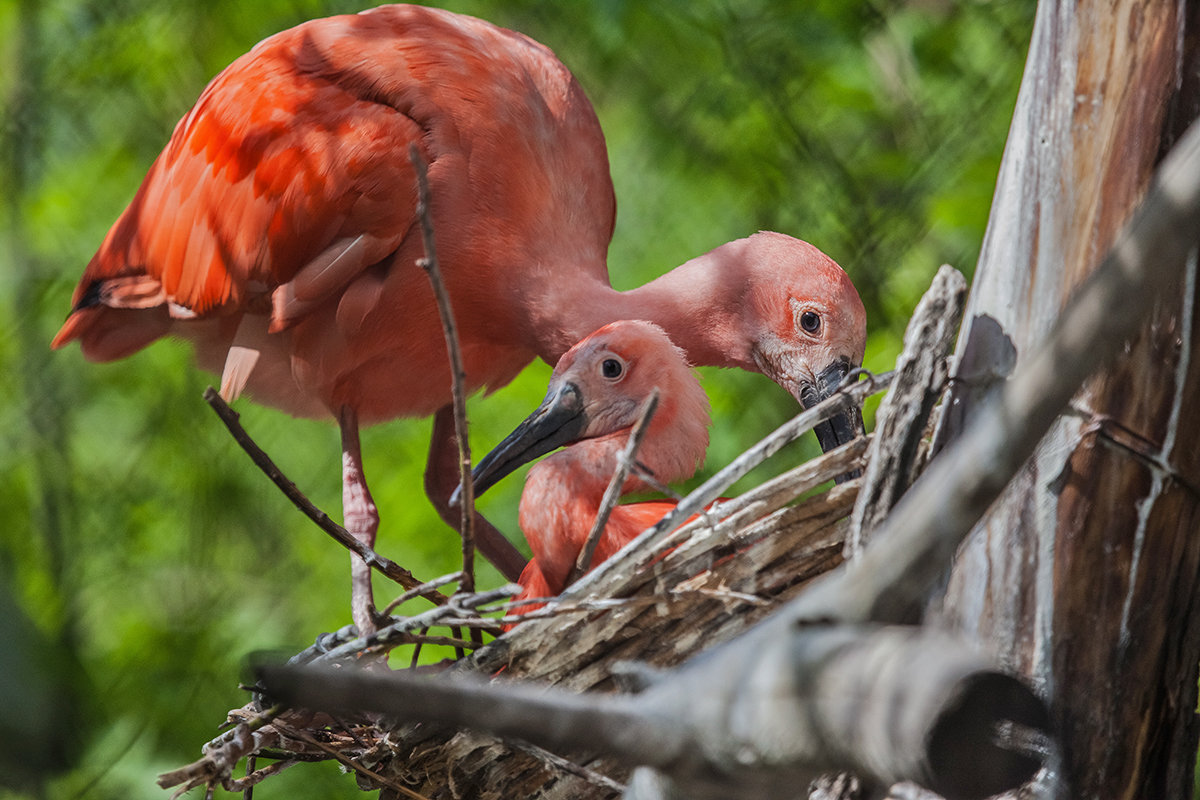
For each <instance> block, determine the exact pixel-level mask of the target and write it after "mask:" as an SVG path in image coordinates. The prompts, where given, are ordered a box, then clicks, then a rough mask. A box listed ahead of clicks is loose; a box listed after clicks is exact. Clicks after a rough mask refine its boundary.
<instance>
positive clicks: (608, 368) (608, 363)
mask: <svg viewBox="0 0 1200 800" xmlns="http://www.w3.org/2000/svg"><path fill="white" fill-rule="evenodd" d="M624 371H625V368H624V367H623V366H621V362H620V361H617V360H616V359H615V358H606V359H604V363H603V364H601V365H600V374H601V375H603V376H604V377H606V378H609V379H613V378H619V377H621V373H622V372H624Z"/></svg>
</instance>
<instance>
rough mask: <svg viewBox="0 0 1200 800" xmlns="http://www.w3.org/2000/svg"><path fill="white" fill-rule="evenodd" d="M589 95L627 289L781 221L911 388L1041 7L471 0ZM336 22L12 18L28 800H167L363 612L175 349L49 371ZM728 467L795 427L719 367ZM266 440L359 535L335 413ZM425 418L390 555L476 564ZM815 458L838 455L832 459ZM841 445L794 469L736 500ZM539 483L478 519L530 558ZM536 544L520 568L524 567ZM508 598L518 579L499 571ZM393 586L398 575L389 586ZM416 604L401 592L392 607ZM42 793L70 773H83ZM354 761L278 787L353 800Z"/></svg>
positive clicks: (3, 579)
mask: <svg viewBox="0 0 1200 800" xmlns="http://www.w3.org/2000/svg"><path fill="white" fill-rule="evenodd" d="M444 5H445V6H446V7H449V8H452V9H453V10H456V11H461V12H465V13H469V14H474V15H477V16H481V17H484V18H486V19H489V20H491V21H493V22H496V23H498V24H500V25H503V26H505V27H510V28H515V29H517V30H520V31H523V32H525V33H527V34H529V35H531V36H532V37H534V38H535V39H538V40H540V41H542V42H544V43H546V44H548V45H549V46H550V47H552V48H553V49H554V50H555V52H557V53H558V55H559V56H560V57H561V58H562V59H563V61H565V62H566V63H567V64H568V66H570V67H571V68H572V69H573V70H574V71H575V73H576V74H577V75H578V77H579V79H580V81H581V82H582V84H583V86H584V88H585V89H586V90H587V92H588V93H589V95H590V97H591V99H592V101H593V103H595V105H596V107H597V110H598V113H599V116H600V120H601V123H602V125H603V126H604V130H605V132H606V134H607V137H608V142H609V154H610V159H611V162H612V171H613V179H614V182H615V184H616V191H617V198H618V208H619V212H618V220H617V231H616V236H615V239H614V241H613V245H612V249H611V251H610V258H609V264H610V270H611V273H612V278H613V283H614V284H615V285H616V286H618V288H629V287H632V286H635V285H637V284H640V283H643V282H645V281H646V280H648V279H650V278H652V277H654V276H656V275H659V274H661V273H662V272H664V271H666V270H667V269H669V268H670V267H672V266H674V265H676V264H678V263H681V262H682V261H684V260H686V259H688V258H690V257H692V256H694V255H696V254H699V253H701V252H704V251H706V250H709V249H711V248H712V247H715V246H716V245H718V244H720V243H722V242H724V241H727V240H729V239H733V238H737V237H741V236H745V235H748V234H749V233H751V232H753V231H755V230H758V229H774V230H780V231H784V232H787V233H790V234H793V235H796V236H799V237H801V238H804V239H807V240H809V241H811V242H813V243H814V244H816V245H818V246H819V247H821V248H822V249H823V250H825V251H826V252H828V253H829V254H830V255H832V256H833V257H834V258H835V259H836V260H837V261H838V262H839V263H840V264H842V266H843V267H845V268H846V270H847V271H848V272H849V273H850V275H851V276H852V277H853V279H854V280H855V283H856V284H857V285H858V287H859V290H860V292H861V293H862V296H863V299H864V301H865V303H866V305H867V311H868V318H869V321H870V328H871V338H870V342H869V344H868V348H867V357H866V366H867V367H869V368H871V369H874V370H885V369H888V368H890V367H891V365H892V362H893V360H894V358H895V355H896V353H897V352H898V349H899V338H900V335H901V333H902V332H903V327H904V324H905V322H906V321H907V318H908V315H909V313H910V312H911V310H912V308H913V306H914V305H915V304H916V301H917V299H918V298H919V297H920V295H921V293H922V292H923V291H924V289H925V288H926V287H927V285H928V283H929V280H930V279H931V278H932V276H933V273H934V271H935V270H936V268H937V267H938V265H939V264H941V263H950V264H953V265H955V266H957V267H959V268H960V269H962V270H964V271H965V272H967V273H968V274H969V273H970V271H971V269H972V268H973V266H974V263H975V259H976V257H977V255H978V251H979V246H980V242H981V239H982V236H983V230H984V225H985V223H986V219H987V213H988V208H989V205H990V202H991V196H992V190H993V187H994V183H995V178H996V173H997V169H998V167H999V163H1000V157H1001V154H1002V151H1003V146H1004V139H1005V135H1006V133H1007V129H1008V124H1009V119H1010V116H1011V113H1012V108H1013V104H1014V102H1015V99H1016V93H1017V87H1018V85H1019V82H1020V77H1021V71H1022V67H1023V63H1024V56H1025V51H1026V48H1027V45H1028V39H1029V33H1030V30H1031V28H1032V20H1033V13H1034V5H1035V4H1034V2H1033V0H1011V1H1006V0H991V1H990V2H987V1H985V0H964V1H963V2H950V1H949V0H911V1H910V2H896V1H892V0H873V1H871V2H843V0H819V1H814V2H778V1H777V0H692V1H691V2H687V3H679V2H675V0H669V1H667V0H646V1H644V2H627V1H625V0H592V2H581V1H575V2H570V3H567V2H562V1H561V0H461V2H447V3H444ZM361 8H363V6H361V5H359V4H356V3H350V2H317V0H260V2H255V3H246V2H234V1H233V0H218V1H217V2H213V1H212V0H204V2H201V1H200V0H159V1H158V2H145V1H143V0H105V2H72V1H69V0H40V1H36V0H3V1H2V2H0V42H2V46H0V89H2V98H0V99H2V103H3V106H2V117H0V120H2V123H3V128H2V135H3V137H4V146H3V151H2V152H3V172H2V173H0V202H2V203H3V206H4V215H3V218H2V219H3V221H2V222H0V303H3V307H2V309H0V326H3V335H0V381H2V386H3V389H2V394H0V437H2V441H0V509H2V510H3V524H2V525H0V651H3V652H0V697H10V698H19V699H20V701H21V702H20V703H14V705H12V706H10V707H8V708H4V709H0V798H16V797H54V798H58V797H77V798H85V797H86V798H109V797H112V798H116V797H121V798H164V797H166V796H167V795H166V794H165V793H164V792H163V791H162V790H160V789H158V788H157V787H156V786H155V784H154V776H155V775H156V774H157V773H159V772H161V771H164V770H167V769H171V768H174V767H178V766H180V765H182V764H184V763H186V762H189V761H192V760H194V759H195V758H197V757H198V756H199V747H200V745H201V744H202V743H204V742H206V741H207V740H208V739H210V738H211V737H212V736H213V735H214V733H215V728H216V725H217V724H218V723H220V722H221V721H222V720H223V718H224V713H225V711H226V710H227V709H229V708H230V707H234V706H238V705H240V704H242V703H243V702H244V701H245V700H246V696H245V694H244V693H243V692H240V691H239V690H238V689H237V682H238V679H239V676H240V674H241V667H242V665H243V664H244V663H245V659H246V657H247V655H248V654H250V653H252V652H254V651H260V650H273V649H282V650H296V649H299V648H302V647H303V646H305V645H307V644H308V643H310V642H311V641H312V639H313V637H314V636H315V634H316V633H318V632H320V631H324V630H332V629H334V628H337V627H339V626H341V625H343V624H346V623H347V622H348V621H349V603H348V589H349V585H348V584H349V581H348V574H349V571H348V569H347V564H348V558H347V556H346V554H345V553H343V552H341V551H340V550H339V549H338V548H337V547H336V546H335V545H334V544H333V543H332V542H331V541H330V540H329V539H327V538H326V537H325V536H324V535H323V534H321V533H319V532H318V531H317V530H316V529H315V528H314V527H313V526H312V525H310V524H309V523H308V522H307V521H306V520H305V519H304V518H302V517H301V516H300V514H299V513H297V512H296V511H295V510H294V509H293V508H292V507H291V506H290V505H289V504H288V503H287V502H286V501H285V500H284V499H283V498H282V496H281V495H280V494H279V493H278V492H277V491H276V490H275V489H274V488H273V487H272V486H271V485H270V484H269V482H268V481H267V479H266V478H265V477H264V476H263V475H262V474H260V473H259V472H258V471H257V470H256V469H255V468H254V467H253V466H252V465H251V463H250V462H249V460H248V459H247V458H246V457H245V456H244V455H243V453H242V452H241V451H240V450H239V449H238V448H237V446H236V445H235V444H234V442H233V441H232V440H231V439H230V437H229V436H228V434H227V433H226V431H225V429H224V427H223V426H222V425H221V424H220V423H219V421H218V420H217V419H216V417H215V415H214V414H213V413H212V412H211V411H210V410H209V409H208V407H207V406H206V405H205V404H204V402H203V401H202V400H201V396H200V395H201V392H202V390H203V389H204V387H205V386H206V385H208V384H209V383H211V382H213V381H214V380H215V379H214V378H213V377H212V376H209V375H207V374H203V373H201V372H199V371H197V370H196V369H195V368H194V366H193V365H192V363H191V357H190V353H189V352H188V348H187V347H185V346H183V345H181V344H179V343H177V342H171V341H163V342H159V343H157V344H155V345H153V346H152V347H150V348H149V349H147V350H145V351H143V352H142V353H140V354H138V355H137V356H135V357H133V358H130V359H127V360H125V361H121V362H117V363H115V364H111V365H102V366H98V365H92V364H88V363H86V362H85V361H84V360H83V358H82V356H81V355H80V352H79V349H78V348H77V347H71V348H70V349H68V350H66V351H64V352H60V353H53V354H52V353H51V352H50V351H49V349H48V347H47V344H48V342H49V341H50V338H51V337H52V336H53V334H54V332H55V331H56V330H57V328H58V326H59V325H60V324H61V322H62V320H63V318H64V317H65V315H66V313H67V310H68V308H69V304H70V293H71V291H72V289H73V288H74V285H75V282H76V281H77V280H78V278H79V275H80V274H81V272H82V270H83V268H84V266H85V265H86V263H87V261H88V259H89V258H90V256H91V255H92V253H93V252H94V251H95V249H96V247H97V246H98V244H99V242H100V241H101V239H102V238H103V236H104V234H105V232H106V231H107V229H108V226H109V225H110V224H111V223H112V222H113V220H114V219H115V218H116V216H117V215H118V214H119V213H120V211H121V210H122V209H123V208H124V205H125V204H126V203H127V202H128V201H129V199H130V198H131V197H132V195H133V192H134V190H135V189H136V187H137V186H138V184H139V183H140V181H141V179H142V176H143V175H144V173H145V171H146V170H147V168H148V167H149V165H150V163H151V162H152V160H153V159H154V157H155V156H156V155H157V153H158V151H159V150H160V149H161V148H162V146H163V144H164V143H165V142H166V140H167V138H168V137H169V136H170V133H171V130H172V128H173V127H174V125H175V122H176V121H177V120H178V119H179V118H180V116H182V115H183V114H184V113H185V112H186V111H187V109H188V108H189V107H190V105H191V104H192V102H193V101H194V100H195V98H196V97H197V95H198V94H199V92H200V90H201V89H202V88H203V86H204V85H205V83H206V82H207V81H208V80H209V79H210V78H211V77H212V76H213V75H215V74H216V73H217V72H218V71H220V70H221V69H222V68H223V67H224V66H225V65H227V64H228V63H229V62H230V61H231V60H233V59H234V58H235V57H237V56H238V55H240V54H241V53H243V52H245V51H246V50H247V49H249V48H250V47H251V46H252V45H253V44H254V43H255V42H257V41H258V40H260V39H262V38H263V37H265V36H268V35H270V34H271V33H273V32H276V31H278V30H281V29H283V28H286V27H289V26H291V25H294V24H296V23H299V22H301V21H303V20H305V19H308V18H312V17H316V16H324V15H327V14H332V13H342V12H351V11H357V10H360V9H361ZM548 374H549V367H548V366H546V365H544V364H540V363H539V364H537V365H535V366H534V367H531V368H530V369H529V370H527V371H526V373H525V374H524V375H523V376H522V377H521V378H520V379H519V380H518V381H517V382H515V383H514V384H512V385H511V386H509V387H507V388H505V389H503V390H501V391H499V392H497V393H496V394H495V395H493V396H492V397H489V398H486V399H482V398H479V397H476V398H473V399H472V401H471V403H470V413H471V420H472V442H473V446H474V447H475V449H476V454H477V456H478V455H481V454H482V453H483V452H485V451H486V450H487V449H488V448H490V447H491V446H492V445H493V444H495V443H496V442H497V441H498V440H499V439H500V438H501V437H502V436H503V435H504V434H505V433H507V432H508V431H509V430H510V429H511V427H512V426H513V425H514V424H515V423H516V422H517V421H519V420H520V419H521V418H522V417H524V416H525V414H526V413H528V412H529V411H530V410H531V409H532V408H533V407H534V406H535V405H536V404H537V402H538V401H539V400H540V399H541V397H542V394H543V393H544V389H545V381H546V378H547V376H548ZM703 377H704V381H705V387H706V389H707V390H708V391H709V393H710V396H711V398H712V403H713V411H714V420H715V425H714V428H713V432H712V446H711V448H710V450H709V456H708V464H707V466H706V468H705V471H704V472H703V473H702V474H701V475H699V476H698V477H697V480H699V479H701V478H703V477H704V476H705V475H707V474H711V471H712V470H714V469H716V468H719V467H720V466H722V465H724V464H725V463H727V462H728V461H729V460H731V459H732V458H733V457H734V456H735V455H736V454H737V453H738V452H740V451H741V450H743V449H744V448H746V447H747V446H749V445H750V444H752V443H753V442H755V441H757V440H758V439H759V438H761V436H763V435H765V434H766V433H767V432H769V431H770V430H771V429H773V428H774V427H775V426H777V425H778V424H780V423H782V422H783V421H785V420H786V419H788V418H789V417H790V416H792V415H793V414H794V413H795V411H796V408H795V407H794V403H793V402H792V400H791V399H790V398H789V397H788V396H787V395H786V394H785V393H784V392H783V391H782V390H781V389H778V388H777V387H776V386H775V385H774V384H772V383H770V382H769V381H767V380H766V379H765V378H762V377H760V376H755V375H749V374H737V373H733V372H725V371H719V370H704V371H703ZM238 410H239V411H241V413H242V415H243V422H244V423H245V424H246V426H247V428H248V429H249V430H250V432H251V434H252V435H253V436H255V438H256V439H257V440H258V442H259V443H260V444H261V445H262V446H263V447H264V448H266V449H267V451H268V452H270V453H271V454H272V455H273V456H274V457H275V459H276V460H277V462H278V463H279V464H280V466H281V467H282V468H283V469H284V470H285V472H287V474H288V475H289V476H290V477H291V478H292V479H293V480H294V481H295V482H296V483H297V484H298V485H299V486H300V487H301V488H302V489H303V490H305V491H306V492H307V493H308V494H309V496H310V497H311V498H312V499H313V500H314V501H315V502H316V503H317V504H318V505H319V506H321V507H323V508H325V509H328V510H329V511H330V513H331V514H332V515H333V516H334V517H335V518H336V517H338V512H339V508H340V483H339V475H340V460H339V448H338V438H337V433H336V430H335V429H334V427H333V425H332V424H322V423H315V422H309V421H300V420H294V419H291V418H289V417H287V416H285V415H283V414H280V413H278V412H275V411H272V410H268V409H263V408H259V407H256V406H254V405H252V404H250V403H248V402H245V401H243V402H241V403H239V405H238ZM428 433H429V422H428V421H427V420H416V421H397V422H393V423H390V424H386V425H381V426H378V427H376V428H373V429H371V430H369V431H367V432H366V433H365V435H364V442H363V446H364V450H365V456H366V462H367V463H366V469H367V476H368V479H369V480H370V482H371V486H372V489H373V492H374V494H375V498H376V500H377V502H378V504H379V507H380V510H381V514H382V517H383V523H382V526H381V529H380V535H379V545H378V546H379V548H380V550H381V551H382V552H383V553H385V554H386V555H388V556H390V557H392V558H394V559H396V560H398V561H400V562H401V563H402V564H404V565H405V566H407V567H408V568H409V569H411V570H413V571H414V572H415V573H417V574H418V575H420V576H422V577H432V576H435V575H440V574H443V573H446V572H450V571H453V570H454V569H455V568H456V566H457V560H458V552H459V550H458V544H457V539H456V537H455V536H454V535H453V533H452V532H451V531H450V530H449V529H448V528H446V527H445V526H444V525H443V524H442V523H441V522H440V521H439V520H438V518H437V517H436V515H435V514H434V513H433V511H432V510H431V508H430V507H429V504H428V502H427V501H426V500H425V497H424V493H423V491H422V488H421V470H422V468H423V464H424V455H425V451H426V447H427V443H428ZM810 438H811V437H810ZM816 452H817V448H816V443H815V441H805V442H803V443H802V444H799V445H795V446H793V447H792V448H789V449H788V450H787V451H785V452H784V454H782V455H781V456H778V457H777V458H776V459H775V460H774V461H772V462H770V463H769V464H768V465H766V466H765V467H763V468H760V470H759V471H757V472H756V473H755V474H753V475H751V476H750V477H749V478H747V479H746V481H744V482H743V484H742V485H741V486H740V487H739V488H744V487H745V486H746V485H748V484H750V483H753V482H757V481H759V480H761V479H762V478H763V477H765V475H767V474H773V473H777V472H779V471H781V470H782V469H784V468H785V467H787V466H789V465H790V464H793V463H796V462H798V461H800V460H803V459H805V458H808V457H811V456H812V455H814V454H815V453H816ZM520 489H521V479H520V477H519V476H518V477H516V478H510V479H508V480H507V481H505V482H504V483H503V484H502V485H501V486H499V487H497V488H496V489H495V490H493V491H492V492H490V493H489V494H488V495H487V496H486V497H485V498H484V500H483V502H482V503H481V506H482V508H483V509H484V511H485V513H487V514H488V516H489V517H490V518H492V519H493V520H494V521H495V522H497V523H498V524H499V525H500V526H501V527H502V528H503V529H505V530H506V531H508V532H509V533H510V534H511V535H512V536H513V538H514V540H515V541H520V534H519V531H518V530H517V527H516V503H517V500H518V497H519V493H520ZM523 544H524V543H523V542H522V546H523ZM480 582H481V585H483V586H485V587H487V586H494V585H497V584H498V583H499V582H500V580H499V577H498V576H497V574H496V573H495V572H493V571H490V570H483V571H482V572H481V578H480ZM378 585H379V584H377V586H378ZM388 591H389V590H388V589H387V588H386V587H382V586H380V588H379V589H377V593H378V596H379V598H380V599H381V600H386V598H387V593H388ZM68 763H69V766H67V767H66V769H65V771H61V772H59V773H58V774H57V775H56V776H55V777H53V778H50V779H44V777H42V776H43V774H44V772H45V770H46V769H48V768H50V767H52V766H54V765H56V764H68ZM356 794H357V789H356V788H355V787H354V782H353V779H352V778H350V777H348V776H345V775H341V774H340V773H339V770H338V769H337V767H336V766H334V765H331V764H328V763H327V764H320V765H304V766H300V767H296V768H293V769H292V770H289V771H287V772H285V773H284V774H283V775H281V776H279V777H276V778H273V779H271V780H269V781H267V782H266V783H265V784H263V785H261V786H259V787H258V788H257V789H256V790H255V797H257V798H293V797H295V798H304V797H329V796H339V797H350V796H354V795H356Z"/></svg>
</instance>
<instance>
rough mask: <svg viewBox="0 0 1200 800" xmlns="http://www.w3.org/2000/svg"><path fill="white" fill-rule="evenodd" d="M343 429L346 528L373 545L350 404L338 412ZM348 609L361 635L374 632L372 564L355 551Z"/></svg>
mask: <svg viewBox="0 0 1200 800" xmlns="http://www.w3.org/2000/svg"><path fill="white" fill-rule="evenodd" d="M338 423H339V425H340V426H341V431H342V516H343V524H344V525H345V526H346V530H348V531H349V532H350V534H351V535H352V536H354V538H356V539H358V540H359V541H360V542H363V543H364V544H366V545H367V546H368V547H374V546H375V531H376V530H378V528H379V511H378V510H376V508H375V501H374V500H373V499H372V498H371V490H370V489H368V488H367V480H366V477H365V476H364V475H363V464H362V449H361V447H360V445H359V441H358V414H357V413H355V411H354V409H352V408H350V407H349V406H346V407H343V408H342V411H341V413H340V414H339V415H338ZM350 613H351V616H352V617H353V619H354V624H355V625H356V626H357V627H358V632H359V634H360V635H364V636H365V635H368V634H371V633H374V632H375V598H374V597H373V596H372V593H371V568H370V567H368V566H367V564H366V562H364V561H363V560H362V559H361V558H359V557H358V556H356V555H351V556H350Z"/></svg>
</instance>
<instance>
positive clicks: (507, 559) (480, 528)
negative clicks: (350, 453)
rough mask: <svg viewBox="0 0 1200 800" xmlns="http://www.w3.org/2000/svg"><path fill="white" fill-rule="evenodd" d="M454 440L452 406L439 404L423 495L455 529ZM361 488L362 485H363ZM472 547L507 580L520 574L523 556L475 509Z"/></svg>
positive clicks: (457, 513)
mask: <svg viewBox="0 0 1200 800" xmlns="http://www.w3.org/2000/svg"><path fill="white" fill-rule="evenodd" d="M458 481H459V468H458V443H457V442H456V441H455V438H454V407H453V406H449V405H447V406H443V407H442V408H440V409H438V412H437V413H436V414H434V415H433V435H432V436H431V437H430V441H429V461H428V462H427V463H426V465H425V494H426V495H428V496H429V501H430V502H431V503H433V507H434V508H436V509H437V512H438V516H440V517H441V518H442V520H443V521H444V522H445V523H446V524H447V525H449V526H450V527H452V528H454V530H458V529H459V526H460V525H461V524H462V510H461V509H459V508H451V507H450V495H451V494H453V493H454V489H455V487H457V486H458ZM364 488H365V486H364ZM475 546H476V547H477V548H479V552H480V553H481V554H483V557H484V558H486V559H487V560H488V561H490V562H491V563H492V566H494V567H495V568H496V569H498V570H500V573H501V574H502V575H504V577H505V578H507V579H508V580H510V581H515V580H517V579H518V578H520V577H521V570H523V569H525V557H524V556H523V555H521V552H520V551H519V550H517V548H516V547H514V546H513V543H512V542H510V541H509V540H508V539H507V538H505V536H504V534H503V533H501V532H500V531H498V530H497V529H496V527H495V526H494V525H492V523H490V522H488V521H487V520H486V519H484V518H483V516H481V515H480V514H479V513H478V512H476V513H475Z"/></svg>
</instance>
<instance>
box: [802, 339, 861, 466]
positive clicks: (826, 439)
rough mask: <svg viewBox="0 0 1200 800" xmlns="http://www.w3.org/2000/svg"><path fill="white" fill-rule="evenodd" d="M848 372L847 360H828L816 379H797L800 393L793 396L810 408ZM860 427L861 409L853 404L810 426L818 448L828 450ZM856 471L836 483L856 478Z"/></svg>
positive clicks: (829, 392) (824, 396)
mask: <svg viewBox="0 0 1200 800" xmlns="http://www.w3.org/2000/svg"><path fill="white" fill-rule="evenodd" d="M849 372H850V362H849V361H845V360H838V361H835V362H833V363H832V364H830V365H829V366H828V367H826V368H825V369H824V370H822V371H821V372H820V374H818V375H817V379H816V382H815V383H814V382H811V381H801V382H800V393H799V394H800V396H799V397H798V398H797V399H798V400H799V401H800V405H802V406H804V408H806V409H807V408H812V407H813V406H815V405H817V404H818V403H820V402H821V401H822V400H826V399H828V398H829V397H831V396H833V393H834V392H836V391H837V388H838V387H839V386H840V385H841V383H842V381H843V380H844V379H845V377H846V375H847V374H849ZM863 430H864V427H863V419H862V409H860V408H859V407H858V406H853V407H851V408H850V409H849V410H847V411H843V412H841V413H839V414H836V415H835V416H832V417H830V418H829V419H827V420H825V421H824V422H821V423H819V424H818V425H816V426H815V427H814V428H813V433H815V434H816V435H817V441H818V442H819V443H820V444H821V451H822V452H825V453H828V452H829V451H830V450H833V449H834V448H835V447H840V446H841V445H843V444H846V443H847V442H849V441H851V440H852V439H854V438H855V437H856V436H858V435H859V434H860V433H862V432H863ZM857 477H858V473H857V471H856V472H854V473H850V474H846V475H842V476H839V477H838V478H837V482H838V483H842V482H843V481H847V480H851V479H853V478H857Z"/></svg>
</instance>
